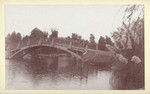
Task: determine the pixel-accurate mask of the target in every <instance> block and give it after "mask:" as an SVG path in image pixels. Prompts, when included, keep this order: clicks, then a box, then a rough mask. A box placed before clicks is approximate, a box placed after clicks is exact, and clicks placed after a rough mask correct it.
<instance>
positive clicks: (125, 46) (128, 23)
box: [106, 5, 144, 89]
mask: <svg viewBox="0 0 150 94" xmlns="http://www.w3.org/2000/svg"><path fill="white" fill-rule="evenodd" d="M143 12H144V11H143V6H142V5H128V6H127V8H126V9H125V15H124V16H123V22H122V26H121V27H119V28H118V31H116V32H114V33H113V34H112V37H113V39H114V46H110V45H106V46H107V48H108V49H109V50H110V51H112V52H113V53H115V54H116V61H115V68H113V70H114V72H113V76H112V85H113V86H114V88H115V89H139V88H144V16H143V15H144V13H143ZM135 15H136V16H137V18H135Z"/></svg>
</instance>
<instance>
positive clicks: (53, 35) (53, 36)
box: [50, 29, 58, 38]
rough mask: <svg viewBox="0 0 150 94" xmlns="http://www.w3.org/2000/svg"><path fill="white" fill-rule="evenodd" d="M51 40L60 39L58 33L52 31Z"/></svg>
mask: <svg viewBox="0 0 150 94" xmlns="http://www.w3.org/2000/svg"><path fill="white" fill-rule="evenodd" d="M50 38H58V31H57V30H54V29H52V30H51V35H50Z"/></svg>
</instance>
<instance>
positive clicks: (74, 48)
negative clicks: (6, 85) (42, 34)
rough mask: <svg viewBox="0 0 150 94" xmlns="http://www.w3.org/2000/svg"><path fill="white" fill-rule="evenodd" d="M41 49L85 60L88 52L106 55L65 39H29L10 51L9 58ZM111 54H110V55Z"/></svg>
mask: <svg viewBox="0 0 150 94" xmlns="http://www.w3.org/2000/svg"><path fill="white" fill-rule="evenodd" d="M41 47H47V48H56V49H59V50H62V51H64V52H67V53H69V54H71V55H73V56H75V57H77V58H79V59H82V58H83V55H84V54H85V53H88V52H94V53H97V52H98V53H106V51H100V50H98V49H97V48H98V47H97V45H96V49H91V48H89V47H88V45H86V46H85V45H84V46H83V45H82V44H81V43H80V42H78V41H73V40H67V39H63V38H53V39H39V40H37V39H28V40H27V41H23V40H22V41H20V42H19V43H18V45H17V47H16V48H15V49H12V50H11V51H10V55H9V58H18V57H23V56H24V55H26V54H28V53H30V51H32V50H35V49H39V48H41ZM108 54H109V53H108Z"/></svg>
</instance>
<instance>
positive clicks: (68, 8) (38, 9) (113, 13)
mask: <svg viewBox="0 0 150 94" xmlns="http://www.w3.org/2000/svg"><path fill="white" fill-rule="evenodd" d="M122 6H123V5H30V6H29V5H28V6H27V5H7V6H5V17H6V18H5V36H6V35H7V34H8V33H12V32H13V31H15V32H20V33H21V34H22V35H24V36H25V35H30V33H31V31H32V30H33V29H34V28H35V27H37V28H39V29H40V30H42V31H48V32H49V34H50V33H51V29H52V28H54V29H56V30H58V32H59V34H58V36H59V37H67V36H71V34H72V33H77V34H79V35H81V36H82V38H84V39H89V37H90V34H93V35H94V36H95V40H96V41H98V39H99V37H100V36H105V35H107V36H110V37H111V33H112V32H113V31H115V29H116V28H117V27H118V26H120V25H121V22H122V16H123V11H122Z"/></svg>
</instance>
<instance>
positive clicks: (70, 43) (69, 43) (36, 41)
mask: <svg viewBox="0 0 150 94" xmlns="http://www.w3.org/2000/svg"><path fill="white" fill-rule="evenodd" d="M42 44H47V45H52V44H53V46H54V45H56V44H57V45H59V46H63V47H67V48H70V47H71V48H73V49H77V50H83V49H86V48H87V49H90V48H91V46H90V45H89V47H88V46H87V47H86V46H85V45H84V43H83V42H82V41H75V40H72V39H65V38H49V39H44V38H29V39H26V40H21V41H20V42H19V44H18V46H17V48H22V47H25V46H32V45H42ZM92 48H93V45H92ZM95 48H96V46H95V47H94V49H95ZM95 50H96V49H95Z"/></svg>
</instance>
